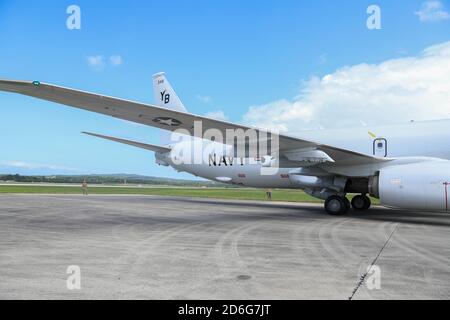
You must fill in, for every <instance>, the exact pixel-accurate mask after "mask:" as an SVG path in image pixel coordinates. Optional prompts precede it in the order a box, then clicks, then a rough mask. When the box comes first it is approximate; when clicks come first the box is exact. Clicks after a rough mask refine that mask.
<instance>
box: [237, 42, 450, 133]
mask: <svg viewBox="0 0 450 320" xmlns="http://www.w3.org/2000/svg"><path fill="white" fill-rule="evenodd" d="M449 117H450V42H446V43H442V44H439V45H435V46H432V47H429V48H427V49H425V50H424V51H423V52H422V53H421V54H420V55H418V56H415V57H405V58H399V59H392V60H387V61H385V62H382V63H380V64H372V65H369V64H359V65H355V66H347V67H344V68H341V69H339V70H337V71H335V72H334V73H332V74H328V75H326V76H324V77H323V78H317V77H313V78H311V79H310V80H308V81H305V82H304V83H303V85H302V86H301V89H300V94H299V95H298V96H297V97H295V98H294V99H292V100H287V99H281V100H278V101H274V102H271V103H268V104H266V105H261V106H253V107H250V108H249V110H248V112H247V113H246V114H245V115H244V119H243V120H244V121H245V122H246V123H249V124H252V125H255V126H258V127H264V128H273V129H277V130H281V131H291V132H295V131H297V132H298V131H299V130H303V129H315V128H317V127H319V126H324V127H325V128H339V127H348V126H361V121H363V122H365V123H367V124H369V125H377V124H388V123H398V122H404V121H409V120H412V119H414V120H428V119H437V118H449Z"/></svg>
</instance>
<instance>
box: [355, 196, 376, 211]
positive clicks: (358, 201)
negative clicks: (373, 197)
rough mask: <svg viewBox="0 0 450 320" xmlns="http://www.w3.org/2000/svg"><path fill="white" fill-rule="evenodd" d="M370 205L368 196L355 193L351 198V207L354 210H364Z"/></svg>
mask: <svg viewBox="0 0 450 320" xmlns="http://www.w3.org/2000/svg"><path fill="white" fill-rule="evenodd" d="M371 205H372V203H371V201H370V198H369V197H368V196H365V195H357V196H354V197H353V199H352V208H353V210H355V211H364V210H367V209H369V208H370V206H371Z"/></svg>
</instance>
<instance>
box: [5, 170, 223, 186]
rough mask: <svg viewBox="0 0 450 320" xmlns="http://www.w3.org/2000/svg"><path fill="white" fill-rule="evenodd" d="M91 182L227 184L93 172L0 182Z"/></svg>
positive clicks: (8, 176)
mask: <svg viewBox="0 0 450 320" xmlns="http://www.w3.org/2000/svg"><path fill="white" fill-rule="evenodd" d="M85 179H86V181H87V183H89V184H118V185H126V184H131V185H168V186H191V187H224V186H228V187H229V185H225V184H223V183H219V182H213V181H194V180H182V179H170V178H161V177H149V176H141V175H136V174H124V173H119V174H105V175H103V174H92V175H48V176H45V175H43V176H23V175H19V174H15V175H12V174H4V175H2V174H0V182H1V181H3V182H20V183H74V184H80V183H82V182H83V180H85Z"/></svg>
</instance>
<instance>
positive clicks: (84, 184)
mask: <svg viewBox="0 0 450 320" xmlns="http://www.w3.org/2000/svg"><path fill="white" fill-rule="evenodd" d="M81 186H82V188H83V195H84V196H87V195H88V184H87V182H86V179H84V180H83V183H82V184H81Z"/></svg>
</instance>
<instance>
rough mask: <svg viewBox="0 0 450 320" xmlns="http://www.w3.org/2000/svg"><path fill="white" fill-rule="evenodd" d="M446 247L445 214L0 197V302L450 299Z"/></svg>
mask: <svg viewBox="0 0 450 320" xmlns="http://www.w3.org/2000/svg"><path fill="white" fill-rule="evenodd" d="M449 244H450V214H446V213H422V212H411V211H399V210H389V209H384V208H373V209H371V210H370V211H368V212H366V213H355V212H352V213H350V214H349V215H348V216H344V217H332V216H328V215H326V214H325V213H324V212H323V209H322V206H319V205H313V204H293V203H267V202H258V201H228V200H212V199H209V200H208V199H190V198H176V197H160V196H128V195H127V196H89V197H82V196H77V195H0V298H1V299H349V298H350V297H351V298H353V299H449V298H450V245H449ZM72 265H76V266H79V268H80V270H81V290H69V289H68V288H67V279H68V277H69V275H68V274H67V268H68V267H69V266H72ZM368 268H370V269H369V272H367V270H368ZM71 279H72V280H73V277H71ZM73 283H76V281H75V282H72V284H73Z"/></svg>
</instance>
